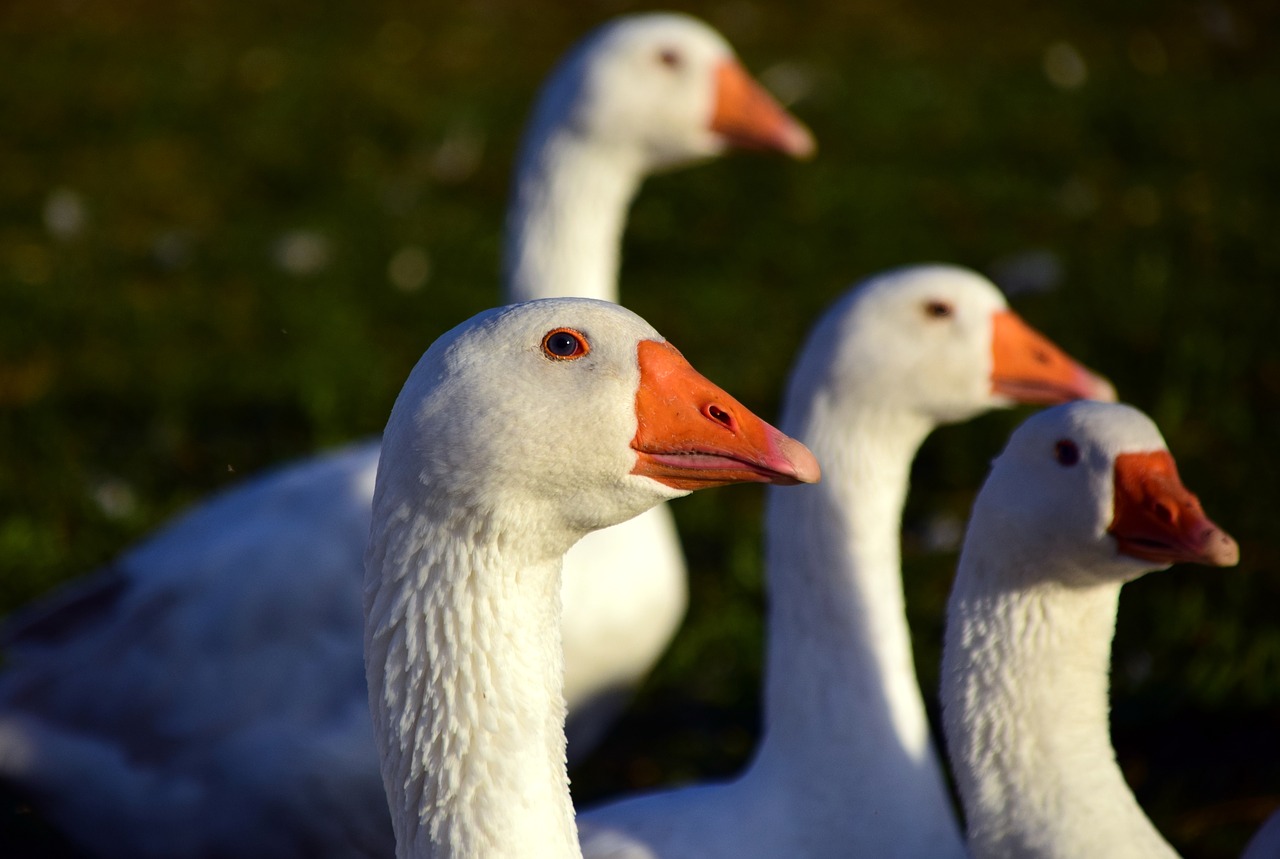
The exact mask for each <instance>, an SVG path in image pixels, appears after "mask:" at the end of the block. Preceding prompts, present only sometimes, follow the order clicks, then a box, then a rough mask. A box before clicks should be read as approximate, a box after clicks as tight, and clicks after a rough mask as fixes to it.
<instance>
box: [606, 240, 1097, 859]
mask: <svg viewBox="0 0 1280 859" xmlns="http://www.w3.org/2000/svg"><path fill="white" fill-rule="evenodd" d="M1080 396H1093V397H1105V398H1111V397H1113V396H1114V394H1113V392H1112V390H1111V388H1110V386H1109V385H1108V384H1107V383H1106V382H1105V381H1103V380H1101V379H1099V378H1097V377H1096V376H1093V375H1091V374H1090V373H1088V372H1087V371H1085V370H1084V369H1083V368H1081V367H1080V366H1079V365H1077V364H1076V363H1075V362H1073V361H1072V360H1071V359H1070V358H1068V357H1067V356H1066V355H1064V354H1063V353H1062V352H1061V351H1059V350H1058V349H1057V348H1056V347H1054V346H1053V345H1052V344H1051V343H1049V342H1048V341H1047V340H1046V339H1045V338H1044V337H1042V336H1040V335H1039V334H1037V333H1035V332H1034V331H1033V330H1031V329H1030V328H1029V327H1027V325H1026V324H1025V323H1023V322H1022V321H1021V320H1020V319H1019V318H1018V317H1017V316H1016V315H1015V314H1014V313H1013V312H1012V311H1010V310H1009V309H1008V306H1007V305H1006V303H1005V301H1004V298H1003V296H1002V295H1001V294H1000V292H999V290H998V289H996V288H995V286H993V285H992V284H991V283H990V282H989V281H987V280H986V279H984V278H982V277H980V276H979V275H977V274H974V273H973V272H970V271H967V270H964V269H960V268H955V267H951V266H941V265H938V266H917V267H911V268H906V269H900V270H896V271H891V272H888V273H885V274H882V275H879V276H877V277H875V278H872V279H870V280H868V281H867V282H865V283H863V284H861V285H859V286H858V287H857V288H855V289H853V290H852V291H850V292H849V293H848V294H847V295H845V296H844V298H842V299H841V300H840V301H838V302H837V303H836V304H835V306H834V307H832V308H831V309H830V310H829V311H828V312H827V313H826V315H825V316H823V318H822V319H821V320H820V321H819V322H818V324H817V325H816V326H815V328H814V329H813V331H812V333H811V334H810V335H809V338H808V341H807V343H806V345H805V347H804V349H803V351H802V352H801V354H800V357H799V359H798V361H797V362H796V366H795V369H794V370H793V371H792V375H791V381H790V384H789V387H788V391H787V396H786V402H785V407H784V412H783V419H782V426H783V427H786V428H787V429H786V432H788V433H789V434H791V435H793V436H795V437H796V438H799V439H802V440H803V441H804V442H805V444H807V445H809V446H810V448H811V449H812V450H813V451H814V452H815V454H816V455H817V456H818V457H819V459H820V461H821V462H822V463H823V469H824V480H823V483H822V485H821V486H816V487H809V488H802V489H798V490H795V491H793V492H791V493H790V494H788V493H782V492H772V491H771V492H770V493H769V501H768V514H767V515H768V518H767V523H766V526H767V527H766V538H767V542H768V551H767V560H766V565H767V575H768V582H769V601H770V604H769V618H768V663H767V676H766V686H767V688H766V691H765V696H764V723H765V730H764V737H763V739H762V742H761V745H760V747H759V749H758V750H757V752H756V755H755V758H754V760H753V762H752V763H751V765H750V767H749V768H748V769H747V771H746V772H745V773H744V774H743V775H742V776H741V777H739V778H738V779H737V780H736V781H733V782H730V783H727V784H720V785H710V786H703V787H695V788H689V789H685V790H677V791H675V792H672V793H661V794H655V795H650V796H645V797H639V798H636V799H631V800H626V801H623V802H619V803H617V804H616V805H609V806H605V807H603V808H599V809H596V810H594V811H589V812H587V813H585V814H583V815H582V818H581V822H582V832H583V852H584V854H585V855H586V856H588V857H591V859H604V858H605V857H609V858H610V859H624V857H625V859H640V857H645V859H657V857H661V859H685V857H702V858H703V859H707V857H736V859H751V857H776V856H787V857H793V859H805V857H828V856H830V857H845V856H850V855H865V856H875V857H877V859H882V857H931V859H937V857H951V856H961V855H963V854H964V848H963V840H962V838H961V835H960V829H959V827H958V826H957V824H956V820H955V816H954V814H953V812H952V809H951V803H950V800H949V798H948V795H947V790H946V786H945V782H944V779H943V776H942V770H941V767H940V765H939V762H938V759H937V755H936V753H935V751H934V747H933V744H932V743H931V742H930V737H929V727H928V723H927V721H926V718H925V710H924V703H923V701H922V699H921V696H920V690H919V686H918V684H917V682H916V675H915V667H914V664H913V662H912V655H911V642H910V636H909V632H908V629H907V622H906V617H905V614H904V609H903V594H902V576H901V570H900V562H899V534H900V530H901V524H902V506H903V502H904V500H905V497H906V493H907V483H908V478H909V474H910V468H911V461H912V459H913V458H914V456H915V453H916V450H917V449H918V448H919V446H920V444H921V443H922V442H923V441H924V439H925V437H926V436H927V435H928V434H929V433H930V432H932V431H933V429H934V428H935V427H937V426H938V425H939V424H943V423H950V422H954V421H960V420H965V419H968V418H970V417H973V416H974V415H977V414H979V413H981V412H983V411H986V410H988V409H992V408H996V407H999V406H1005V405H1009V404H1011V403H1013V402H1015V401H1022V402H1035V403H1044V402H1060V401H1063V400H1066V399H1071V398H1074V397H1080Z"/></svg>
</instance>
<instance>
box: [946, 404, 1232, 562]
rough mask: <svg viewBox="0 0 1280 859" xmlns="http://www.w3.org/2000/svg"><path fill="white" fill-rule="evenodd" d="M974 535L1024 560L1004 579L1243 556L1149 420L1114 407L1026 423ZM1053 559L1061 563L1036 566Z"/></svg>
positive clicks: (999, 466)
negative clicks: (1187, 483) (1209, 514)
mask: <svg viewBox="0 0 1280 859" xmlns="http://www.w3.org/2000/svg"><path fill="white" fill-rule="evenodd" d="M970 530H971V533H972V532H973V531H974V530H981V531H983V532H985V533H987V534H989V535H996V540H997V543H998V544H999V547H1000V551H1001V552H1002V554H1004V555H1006V556H1010V557H1013V558H1015V559H1020V560H1021V561H1023V562H1022V563H1011V564H1005V565H1002V569H1004V570H1005V571H1007V572H1006V574H1008V575H1012V576H1018V577H1036V576H1044V575H1047V574H1049V573H1048V570H1050V569H1052V575H1053V576H1054V577H1055V578H1056V579H1057V580H1059V581H1061V582H1063V583H1066V584H1069V585H1076V586H1083V585H1092V584H1098V583H1102V582H1113V583H1117V584H1122V583H1124V582H1127V581H1130V580H1132V579H1135V578H1137V577H1138V576H1141V575H1143V574H1144V573H1147V572H1150V571H1152V570H1158V569H1163V568H1164V567H1167V566H1169V565H1170V564H1173V563H1176V562H1187V563H1198V564H1207V565H1209V566H1217V567H1229V566H1234V565H1235V564H1236V563H1237V561H1238V560H1239V557H1240V551H1239V547H1238V546H1237V545H1236V542H1235V540H1233V539H1232V538H1231V537H1230V536H1229V535H1228V534H1227V533H1226V532H1225V531H1223V530H1222V529H1221V528H1220V527H1218V526H1217V525H1215V524H1214V523H1213V522H1212V521H1210V519H1209V518H1208V517H1207V516H1205V513H1204V509H1203V508H1202V507H1201V506H1200V501H1199V499H1197V498H1196V496H1195V495H1193V494H1192V493H1191V492H1190V491H1189V490H1187V488H1186V487H1185V486H1184V485H1183V484H1182V481H1181V480H1180V479H1179V477H1178V469H1177V466H1176V465H1175V463H1174V461H1173V457H1172V456H1171V455H1170V453H1169V450H1168V448H1167V447H1166V445H1165V442H1164V439H1163V438H1162V437H1161V436H1160V431H1159V430H1158V429H1156V426H1155V424H1154V423H1152V421H1151V419H1150V418H1148V417H1147V416H1146V415H1144V414H1143V413H1142V412H1140V411H1138V410H1137V409H1135V408H1133V407H1131V406H1127V405H1122V404H1115V403H1089V402H1078V403H1070V404H1067V405H1063V406H1059V407H1057V408H1054V409H1048V410H1046V411H1043V412H1041V413H1039V414H1037V415H1034V416H1032V417H1031V418H1030V419H1029V420H1027V421H1026V422H1025V423H1024V424H1023V425H1022V426H1020V427H1019V428H1018V429H1017V430H1016V431H1015V432H1014V433H1013V435H1012V437H1011V438H1010V439H1009V443H1008V446H1007V447H1006V448H1005V450H1004V452H1003V453H1001V454H1000V456H999V457H998V458H997V459H996V461H995V462H994V463H993V465H992V468H991V474H990V476H989V477H988V478H987V481H986V484H985V485H984V486H983V489H982V492H981V494H980V495H979V496H978V500H977V501H976V502H975V505H974V512H973V521H972V524H971V527H970ZM1045 557H1052V558H1053V559H1054V564H1052V565H1046V564H1043V563H1040V564H1037V563H1035V561H1036V559H1037V558H1045ZM1009 584H1011V585H1020V584H1025V582H1021V581H1019V582H1011V583H1009Z"/></svg>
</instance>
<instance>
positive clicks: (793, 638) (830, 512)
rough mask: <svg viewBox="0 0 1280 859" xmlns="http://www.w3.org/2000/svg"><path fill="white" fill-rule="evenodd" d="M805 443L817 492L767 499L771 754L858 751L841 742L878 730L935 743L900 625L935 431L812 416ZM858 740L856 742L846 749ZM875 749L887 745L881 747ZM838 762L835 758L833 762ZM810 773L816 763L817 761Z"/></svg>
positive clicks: (894, 418)
mask: <svg viewBox="0 0 1280 859" xmlns="http://www.w3.org/2000/svg"><path fill="white" fill-rule="evenodd" d="M804 423H805V425H804V426H803V427H802V428H801V430H800V431H801V432H802V433H803V434H802V435H801V436H799V437H801V438H803V439H804V441H805V443H806V444H808V445H809V447H810V449H811V450H813V451H814V454H815V456H817V457H819V459H820V461H821V462H822V464H823V480H822V482H821V483H820V484H818V485H816V486H806V487H794V488H793V487H788V491H785V492H779V491H774V490H772V489H771V490H770V491H769V495H768V512H767V533H768V538H767V540H768V546H767V549H766V554H767V560H766V567H767V577H768V587H769V623H768V630H769V632H768V667H767V676H766V697H765V711H766V716H765V721H766V738H765V743H766V745H768V744H771V743H781V744H789V743H790V741H791V740H794V741H797V743H798V746H799V747H798V748H794V749H788V750H787V751H786V754H788V755H795V754H801V753H802V752H801V748H807V749H821V752H820V754H821V755H822V757H823V759H824V760H828V761H829V760H830V755H831V753H832V746H831V744H829V743H827V742H817V743H815V742H813V740H814V739H815V737H820V738H828V739H830V740H832V742H833V743H836V744H837V747H838V748H840V749H845V750H850V751H851V752H852V750H856V749H858V748H860V747H861V746H862V745H863V743H865V742H867V741H866V740H865V739H863V738H848V737H845V738H838V737H836V736H833V735H834V734H838V733H839V732H841V731H842V730H843V728H844V726H847V725H849V724H851V720H850V719H849V714H850V713H851V712H858V713H859V719H858V721H859V722H862V723H866V722H867V721H868V719H869V720H870V722H871V723H875V722H876V721H877V719H879V720H882V724H881V726H880V727H881V731H882V733H884V734H896V733H898V729H899V727H901V726H902V725H904V724H908V725H912V726H913V727H912V728H911V729H910V732H911V733H912V734H919V733H921V729H923V733H924V735H927V726H925V725H924V720H923V707H922V705H921V703H920V694H919V690H918V687H917V686H916V680H915V670H914V667H913V665H912V657H911V641H910V635H909V632H908V629H907V624H906V617H905V615H904V600H903V595H902V579H901V572H900V561H899V559H900V548H899V541H900V537H899V531H900V529H901V521H902V506H903V503H904V501H905V498H906V490H907V481H908V477H909V473H910V468H911V460H912V458H913V457H914V455H915V452H916V450H917V448H918V447H919V445H920V443H921V441H922V440H923V438H924V436H925V435H926V434H927V432H928V430H929V427H928V426H927V425H924V424H923V422H922V421H920V420H918V419H914V418H912V417H909V416H903V415H895V414H892V413H878V412H874V411H868V410H863V411H858V412H855V413H853V414H848V413H846V414H835V413H827V410H826V409H824V408H822V407H821V406H819V407H817V408H815V409H814V410H813V412H812V413H811V414H810V415H809V416H808V420H806V421H805V422H804ZM846 741H851V742H846ZM873 742H879V741H878V740H874V741H873ZM837 754H838V753H837ZM811 763H812V762H811Z"/></svg>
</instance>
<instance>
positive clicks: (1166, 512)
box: [1156, 503, 1176, 525]
mask: <svg viewBox="0 0 1280 859" xmlns="http://www.w3.org/2000/svg"><path fill="white" fill-rule="evenodd" d="M1156 518H1157V519H1159V520H1160V521H1161V522H1163V523H1165V524H1166V525H1172V524H1173V522H1174V519H1175V518H1176V517H1175V516H1174V512H1173V508H1172V507H1170V506H1169V505H1168V504H1164V503H1157V504H1156Z"/></svg>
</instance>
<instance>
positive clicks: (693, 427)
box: [364, 299, 818, 859]
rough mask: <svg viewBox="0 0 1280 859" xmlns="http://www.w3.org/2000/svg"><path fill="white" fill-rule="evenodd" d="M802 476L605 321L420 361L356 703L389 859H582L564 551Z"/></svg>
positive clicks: (438, 348)
mask: <svg viewBox="0 0 1280 859" xmlns="http://www.w3.org/2000/svg"><path fill="white" fill-rule="evenodd" d="M817 478H818V465H817V462H816V461H815V460H814V458H813V456H812V455H811V454H810V453H809V452H808V451H807V450H806V449H805V448H804V446H803V445H801V444H799V443H798V442H795V441H793V440H791V439H789V438H787V437H786V436H784V435H782V434H781V433H780V432H778V431H777V430H775V429H773V428H772V427H770V426H769V425H768V424H766V423H764V422H763V421H761V420H760V419H759V418H757V417H755V416H754V415H752V414H751V413H750V412H748V411H747V410H746V409H744V408H743V407H742V406H741V405H740V404H738V403H737V402H736V401H734V400H733V399H732V398H731V397H729V396H728V395H727V394H725V393H724V392H723V391H721V390H720V389H719V388H717V387H715V386H714V385H712V384H711V383H710V382H708V381H707V380H706V379H704V378H703V377H701V376H700V375H698V373H697V372H696V371H695V370H694V369H693V368H692V367H690V366H689V364H688V363H687V362H686V361H685V360H684V358H683V357H681V355H680V353H679V352H677V351H676V350H675V349H674V348H672V347H671V346H670V345H669V344H667V343H666V342H665V341H664V340H663V339H662V338H661V337H660V336H659V335H658V334H657V333H656V332H655V331H654V330H653V329H652V328H650V327H649V326H648V325H647V324H646V323H645V322H644V321H643V320H642V319H640V318H639V317H637V316H635V315H634V314H632V313H629V312H628V311H626V310H623V309H622V308H620V307H617V306H616V305H612V304H608V303H604V302H597V301H591V300H587V299H550V300H546V301H540V302H532V303H529V304H523V305H515V306H513V307H508V308H500V309H498V310H495V311H490V312H488V313H483V314H481V315H479V316H477V317H475V318H473V319H472V320H470V321H468V322H466V323H464V324H462V325H460V326H458V327H457V328H455V329H453V330H452V331H450V332H449V333H447V334H445V335H444V336H443V337H441V338H440V339H439V340H438V341H436V343H435V344H434V345H433V346H432V347H431V348H430V349H429V350H428V351H427V353H426V354H425V355H424V356H423V358H422V360H421V361H420V362H419V363H418V366H417V367H415V368H414V370H413V372H412V373H411V374H410V376H409V379H408V381H407V382H406V383H405V386H404V389H403V391H402V392H401V394H400V397H399V398H398V399H397V401H396V405H395V408H394V409H393V410H392V412H391V418H390V420H389V421H388V423H387V430H386V434H385V436H384V442H383V457H382V462H381V464H380V466H379V469H378V482H377V489H376V491H375V494H374V502H373V527H372V530H371V531H370V539H369V549H368V553H367V555H366V558H365V565H366V573H365V592H364V606H365V662H366V667H367V671H368V677H369V701H370V709H371V710H372V711H373V723H374V730H375V733H376V734H377V739H378V749H379V753H380V756H381V760H382V776H383V780H384V782H385V784H386V787H387V795H388V798H389V801H390V804H391V809H392V821H393V824H394V827H395V833H396V854H397V856H399V857H400V859H409V858H410V857H414V859H424V857H433V859H443V857H451V859H462V857H476V858H477V859H479V857H484V859H503V857H572V856H581V853H580V851H579V849H578V841H577V833H576V831H575V829H574V823H573V805H572V803H571V801H570V799H569V783H568V775H567V772H566V769H565V737H564V731H563V725H564V713H565V709H564V701H563V698H562V696H561V683H562V671H563V650H562V648H561V645H560V629H561V623H560V608H559V606H560V581H559V579H560V564H561V559H562V558H563V556H564V553H565V552H566V551H568V549H569V547H570V546H572V545H573V544H574V543H575V542H577V540H578V539H580V538H581V537H582V536H583V535H585V534H586V533H587V532H589V531H591V530H593V529H598V528H604V527H607V526H609V525H613V524H616V523H618V522H621V521H624V520H626V519H628V518H630V517H632V516H635V515H636V514H638V513H640V512H641V511H643V510H645V509H648V508H650V507H652V506H653V505H655V504H658V503H660V502H662V501H665V500H667V499H670V498H674V497H677V496H680V495H684V494H686V493H687V492H688V491H690V490H691V489H695V488H701V487H706V486H717V485H722V484H725V483H735V482H741V481H759V482H771V483H783V484H793V483H797V482H800V481H804V482H811V481H815V480H817Z"/></svg>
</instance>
